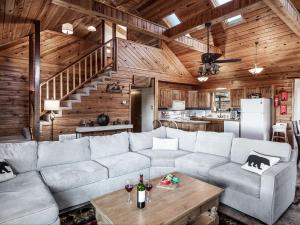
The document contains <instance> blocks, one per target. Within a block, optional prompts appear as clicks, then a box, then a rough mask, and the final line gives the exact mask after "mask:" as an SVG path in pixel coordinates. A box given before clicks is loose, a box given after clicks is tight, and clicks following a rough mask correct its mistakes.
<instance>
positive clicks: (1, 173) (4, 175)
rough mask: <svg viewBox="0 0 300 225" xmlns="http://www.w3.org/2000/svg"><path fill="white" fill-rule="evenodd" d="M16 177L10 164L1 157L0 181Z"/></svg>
mask: <svg viewBox="0 0 300 225" xmlns="http://www.w3.org/2000/svg"><path fill="white" fill-rule="evenodd" d="M14 177H16V175H15V174H14V172H13V170H12V168H11V167H10V165H9V164H8V163H7V162H6V161H5V160H3V159H0V182H3V181H7V180H10V179H12V178H14Z"/></svg>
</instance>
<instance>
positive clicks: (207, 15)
mask: <svg viewBox="0 0 300 225" xmlns="http://www.w3.org/2000/svg"><path fill="white" fill-rule="evenodd" d="M260 3H261V0H232V1H230V2H228V3H226V4H224V5H221V6H219V7H216V8H213V9H210V10H207V11H205V12H202V13H199V14H197V15H195V16H193V17H192V18H190V19H188V20H186V21H184V22H183V23H181V24H178V25H177V26H174V27H172V28H169V29H168V30H166V31H165V32H164V34H165V35H166V36H168V37H169V38H170V39H176V38H178V37H181V36H184V35H186V34H188V33H191V32H193V31H196V30H199V29H204V28H205V23H207V22H211V23H212V24H216V23H220V22H222V21H224V20H226V19H228V18H230V17H232V16H235V15H238V14H241V13H242V12H245V11H252V10H254V9H256V8H257V6H258V5H260Z"/></svg>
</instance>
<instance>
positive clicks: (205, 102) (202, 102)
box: [198, 92, 211, 109]
mask: <svg viewBox="0 0 300 225" xmlns="http://www.w3.org/2000/svg"><path fill="white" fill-rule="evenodd" d="M198 102H199V104H198V106H199V108H206V109H209V108H211V93H210V92H199V93H198Z"/></svg>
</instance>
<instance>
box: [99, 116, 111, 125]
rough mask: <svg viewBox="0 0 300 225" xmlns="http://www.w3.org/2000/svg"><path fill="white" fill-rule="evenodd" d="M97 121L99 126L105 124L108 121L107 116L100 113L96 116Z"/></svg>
mask: <svg viewBox="0 0 300 225" xmlns="http://www.w3.org/2000/svg"><path fill="white" fill-rule="evenodd" d="M97 122H98V124H99V125H100V126H107V125H108V123H109V116H108V115H106V114H104V113H101V114H100V115H99V116H98V118H97Z"/></svg>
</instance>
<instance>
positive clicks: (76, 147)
mask: <svg viewBox="0 0 300 225" xmlns="http://www.w3.org/2000/svg"><path fill="white" fill-rule="evenodd" d="M90 154H91V153H90V148H89V138H88V137H85V138H79V139H73V140H64V141H43V142H39V144H38V168H42V167H46V166H53V165H60V164H65V163H74V162H80V161H86V160H90V158H91V156H90Z"/></svg>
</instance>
